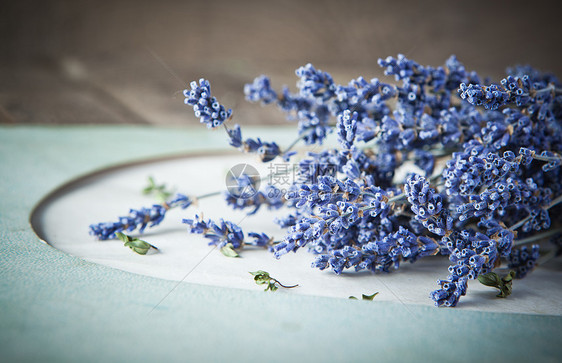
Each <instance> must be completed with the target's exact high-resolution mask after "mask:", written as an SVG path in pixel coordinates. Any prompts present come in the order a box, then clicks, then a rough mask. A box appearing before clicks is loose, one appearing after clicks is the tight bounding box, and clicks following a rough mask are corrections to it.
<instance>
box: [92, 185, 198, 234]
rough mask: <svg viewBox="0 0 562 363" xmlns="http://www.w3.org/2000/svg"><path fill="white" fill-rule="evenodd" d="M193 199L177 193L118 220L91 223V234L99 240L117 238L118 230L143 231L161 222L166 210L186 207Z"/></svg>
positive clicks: (135, 210) (133, 210) (132, 211)
mask: <svg viewBox="0 0 562 363" xmlns="http://www.w3.org/2000/svg"><path fill="white" fill-rule="evenodd" d="M192 202H193V200H192V199H191V198H189V197H188V196H186V195H183V194H176V195H175V196H174V197H173V198H172V199H170V200H168V201H167V202H165V203H162V204H154V205H153V206H152V207H149V208H144V207H143V208H141V209H131V210H130V211H129V215H127V216H123V217H119V220H118V221H117V222H104V223H97V224H91V225H90V234H91V235H92V236H95V237H96V238H97V239H99V240H107V239H114V238H116V233H118V232H132V231H134V230H136V229H138V231H139V232H140V233H142V232H143V231H144V230H145V228H146V227H154V226H156V225H158V224H160V223H161V222H162V221H163V220H164V217H165V216H166V212H167V211H168V210H170V209H173V208H177V207H180V208H182V209H185V208H187V207H189V206H190V205H191V204H192Z"/></svg>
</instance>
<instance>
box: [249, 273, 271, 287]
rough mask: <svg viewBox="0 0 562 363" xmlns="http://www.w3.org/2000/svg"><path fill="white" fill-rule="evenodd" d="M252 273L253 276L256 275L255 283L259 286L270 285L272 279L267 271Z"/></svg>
mask: <svg viewBox="0 0 562 363" xmlns="http://www.w3.org/2000/svg"><path fill="white" fill-rule="evenodd" d="M250 273H251V274H252V275H254V281H255V282H256V284H258V285H265V284H269V282H270V281H271V277H270V276H269V273H267V272H265V271H261V270H260V271H256V272H250ZM266 290H267V289H266Z"/></svg>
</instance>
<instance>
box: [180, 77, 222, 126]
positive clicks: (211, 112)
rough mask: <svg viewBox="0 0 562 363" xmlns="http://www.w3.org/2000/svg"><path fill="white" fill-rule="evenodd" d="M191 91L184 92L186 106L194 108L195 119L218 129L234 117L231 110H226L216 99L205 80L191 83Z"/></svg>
mask: <svg viewBox="0 0 562 363" xmlns="http://www.w3.org/2000/svg"><path fill="white" fill-rule="evenodd" d="M190 86H191V89H186V90H184V91H183V95H184V96H185V104H187V105H190V106H192V107H193V112H195V117H198V118H199V120H200V122H201V123H204V124H206V125H207V127H208V128H216V127H219V126H220V125H222V124H223V123H224V122H225V121H226V120H227V119H229V118H230V117H231V116H232V110H231V109H228V110H227V109H225V107H224V106H223V105H221V104H220V103H219V102H218V101H217V99H216V98H215V97H213V96H212V95H211V84H210V83H209V81H207V80H206V79H204V78H201V79H200V80H199V85H197V82H195V81H193V82H191V83H190Z"/></svg>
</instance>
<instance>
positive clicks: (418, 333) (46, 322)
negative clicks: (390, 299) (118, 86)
mask: <svg viewBox="0 0 562 363" xmlns="http://www.w3.org/2000/svg"><path fill="white" fill-rule="evenodd" d="M259 131H260V130H256V131H255V132H256V133H258V132H259ZM248 136H250V133H249V134H248ZM276 136H281V137H282V138H283V139H284V141H286V142H287V141H290V133H289V132H288V131H285V130H280V131H279V132H277V131H276ZM224 144H225V141H224V135H223V133H222V132H209V131H207V130H201V129H196V130H190V129H164V128H149V127H93V126H92V127H56V128H44V127H1V128H0V197H1V203H0V360H2V361H53V362H61V361H84V362H90V361H157V360H169V361H216V362H219V361H288V360H293V361H305V360H306V361H354V362H360V361H375V360H376V361H379V360H383V361H405V360H412V361H413V360H415V361H430V360H432V361H433V360H437V361H453V360H454V361H491V360H500V361H529V360H531V359H533V360H535V359H536V360H538V361H559V360H560V359H561V358H562V346H561V345H560V344H559V336H560V332H562V318H560V317H555V316H537V315H521V314H498V313H480V312H474V311H460V310H454V309H437V308H427V307H421V306H415V305H408V306H404V305H401V304H390V303H377V302H376V301H373V302H364V301H349V300H345V299H330V298H317V297H308V296H293V295H290V293H288V292H285V291H279V292H278V293H274V294H270V293H264V292H263V291H261V290H260V289H259V288H258V287H256V291H255V292H254V291H245V290H235V289H226V288H216V287H209V286H201V285H196V284H188V283H182V284H179V285H178V284H177V283H175V282H170V281H163V280H158V279H154V278H150V277H145V276H140V275H134V274H130V273H126V272H123V271H120V270H115V269H111V268H108V267H104V266H100V265H95V264H92V263H88V262H84V261H82V260H80V259H78V258H74V257H71V256H68V255H66V254H64V253H62V252H59V251H57V250H55V249H54V248H52V247H50V246H47V245H45V244H42V243H41V242H39V241H38V239H37V237H36V236H35V235H34V233H33V232H32V230H31V228H30V226H29V222H28V219H29V213H30V211H31V209H32V208H33V206H34V205H35V204H36V203H37V202H38V201H39V199H40V198H41V197H43V196H44V195H45V194H47V193H48V192H49V191H51V190H52V189H54V188H55V187H57V186H58V185H60V184H62V183H63V182H66V181H68V180H69V179H71V178H74V177H76V176H79V175H81V174H84V173H87V172H90V171H93V170H95V169H99V168H102V167H105V166H108V165H113V164H116V163H120V162H125V161H131V160H137V159H142V158H146V157H155V156H162V155H169V154H173V153H178V152H183V151H188V150H203V149H211V148H213V149H216V148H217V147H220V146H221V145H224ZM375 299H376V298H375ZM159 302H161V303H160V304H159V305H158V303H159ZM156 305H158V307H157V308H156V309H154V310H153V311H152V309H153V308H154V306H156ZM151 311H152V312H151Z"/></svg>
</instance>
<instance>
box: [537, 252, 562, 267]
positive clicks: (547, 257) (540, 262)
mask: <svg viewBox="0 0 562 363" xmlns="http://www.w3.org/2000/svg"><path fill="white" fill-rule="evenodd" d="M557 255H558V249H553V250H550V251H548V253H547V254H546V255H544V256H542V257H539V259H538V260H537V265H544V264H545V263H547V262H548V261H551V260H554V258H555V257H557Z"/></svg>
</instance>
